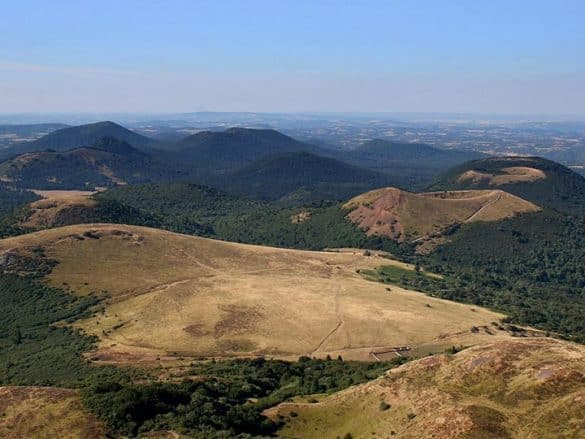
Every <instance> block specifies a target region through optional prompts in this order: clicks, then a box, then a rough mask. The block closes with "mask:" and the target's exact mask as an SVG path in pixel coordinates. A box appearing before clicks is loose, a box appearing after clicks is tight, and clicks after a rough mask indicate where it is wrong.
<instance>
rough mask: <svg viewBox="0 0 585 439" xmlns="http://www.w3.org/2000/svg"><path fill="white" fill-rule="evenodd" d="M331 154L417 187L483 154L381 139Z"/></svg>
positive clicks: (408, 186)
mask: <svg viewBox="0 0 585 439" xmlns="http://www.w3.org/2000/svg"><path fill="white" fill-rule="evenodd" d="M333 156H334V157H336V158H338V159H340V160H343V161H345V162H347V163H351V164H353V165H356V166H360V167H364V168H368V169H371V170H374V171H378V172H385V173H388V174H391V175H393V176H394V177H395V178H400V181H401V182H402V184H401V186H403V187H406V188H409V189H417V190H418V189H420V188H423V187H425V185H428V184H429V183H430V182H431V181H432V180H433V179H434V178H435V177H436V176H437V174H438V173H441V172H444V171H446V170H447V169H449V168H451V167H453V166H456V165H458V164H461V163H464V162H466V161H469V160H474V159H478V158H482V157H484V155H483V154H481V153H477V152H473V151H461V150H448V149H440V148H435V147H432V146H430V145H426V144H424V143H401V142H394V141H390V140H381V139H374V140H370V141H368V142H365V143H364V144H362V145H360V146H358V147H357V148H355V149H353V150H350V151H339V152H335V154H334V155H333Z"/></svg>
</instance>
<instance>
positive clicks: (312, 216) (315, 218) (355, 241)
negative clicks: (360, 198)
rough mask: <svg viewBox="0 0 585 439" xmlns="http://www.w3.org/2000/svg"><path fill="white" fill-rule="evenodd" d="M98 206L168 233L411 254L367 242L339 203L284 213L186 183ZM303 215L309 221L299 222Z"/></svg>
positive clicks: (135, 190) (148, 188)
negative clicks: (113, 206) (132, 214)
mask: <svg viewBox="0 0 585 439" xmlns="http://www.w3.org/2000/svg"><path fill="white" fill-rule="evenodd" d="M95 198H96V199H97V200H98V201H100V203H101V202H105V201H106V200H107V201H112V202H116V203H117V205H118V206H119V205H126V206H129V207H131V208H134V209H137V210H138V211H140V212H141V214H142V215H146V216H150V217H152V218H156V219H157V221H158V222H159V224H160V225H161V226H162V227H163V228H165V229H168V230H172V231H175V232H180V233H193V230H194V229H196V228H199V231H200V233H199V232H197V231H195V233H196V234H200V235H203V236H209V237H215V238H218V239H223V240H227V241H233V242H242V243H249V244H263V245H270V246H275V247H286V248H298V249H310V250H321V249H324V248H339V247H356V248H370V249H380V250H386V251H391V252H393V253H396V254H404V255H406V254H407V250H403V247H402V246H399V245H398V244H396V243H395V242H394V241H391V240H390V239H387V238H381V237H370V238H368V237H367V236H366V235H365V234H364V233H363V232H362V231H361V230H359V229H358V228H356V227H355V226H353V225H352V224H351V222H350V221H349V220H347V219H346V218H345V215H346V212H345V210H344V209H342V208H341V206H340V205H339V204H338V203H330V202H316V203H312V204H310V205H308V206H305V207H286V206H285V207H283V206H279V205H275V204H271V203H266V202H261V201H256V200H251V199H247V198H243V197H236V196H232V195H228V194H227V193H225V192H222V191H218V190H216V189H212V188H208V187H205V186H199V185H194V184H187V183H171V184H145V185H132V186H126V187H120V188H116V189H112V190H109V191H106V192H104V193H101V194H99V195H97V196H96V197H95ZM299 213H304V214H306V219H304V220H302V221H300V222H295V221H294V217H295V216H296V215H298V214H299Z"/></svg>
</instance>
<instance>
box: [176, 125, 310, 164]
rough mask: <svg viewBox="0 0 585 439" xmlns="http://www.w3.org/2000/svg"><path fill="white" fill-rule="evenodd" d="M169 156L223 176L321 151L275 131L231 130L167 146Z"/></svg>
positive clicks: (204, 133)
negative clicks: (281, 156) (285, 157)
mask: <svg viewBox="0 0 585 439" xmlns="http://www.w3.org/2000/svg"><path fill="white" fill-rule="evenodd" d="M166 150H167V151H169V154H168V157H169V158H170V159H174V160H181V161H188V162H190V163H192V164H193V166H195V167H197V168H201V169H203V170H205V171H206V172H208V173H223V172H226V171H230V170H231V171H233V170H235V169H237V168H241V167H243V166H246V165H249V164H251V163H253V162H255V161H257V160H259V159H262V158H264V157H267V156H271V155H275V154H282V153H289V152H299V151H306V152H312V153H318V152H319V151H320V148H318V147H316V146H313V145H309V144H307V143H303V142H299V141H298V140H295V139H293V138H292V137H288V136H286V135H284V134H282V133H279V132H278V131H275V130H267V129H248V128H230V129H228V130H226V131H221V132H217V131H202V132H199V133H196V134H193V135H191V136H189V137H187V138H185V139H183V140H181V141H179V142H177V143H174V144H171V145H167V147H166Z"/></svg>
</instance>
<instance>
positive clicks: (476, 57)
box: [0, 0, 585, 118]
mask: <svg viewBox="0 0 585 439" xmlns="http://www.w3.org/2000/svg"><path fill="white" fill-rule="evenodd" d="M584 17H585V3H584V2H581V1H574V0H573V1H561V2H555V3H554V4H553V3H551V2H547V1H544V0H542V1H518V2H512V3H511V2H505V1H501V0H500V1H493V2H475V3H473V4H472V3H469V2H457V1H450V2H440V3H439V2H431V1H421V2H417V3H416V5H415V4H413V2H406V1H395V2H384V1H373V0H372V1H365V2H359V4H358V2H355V3H353V2H346V3H341V2H338V1H321V2H318V3H316V2H309V1H295V2H270V1H250V2H245V3H242V2H236V1H220V2H214V3H207V2H200V3H198V2H187V1H174V2H169V4H163V3H158V2H141V1H126V2H114V1H100V2H83V4H79V3H78V2H73V1H65V0H60V1H55V2H50V3H47V2H41V1H23V2H19V3H18V4H16V3H13V2H11V3H10V4H7V5H4V8H3V26H2V28H1V29H0V38H1V39H2V41H3V44H2V45H0V96H1V99H0V113H1V114H11V115H14V114H20V113H76V114H78V113H91V114H96V113H107V114H115V113H132V114H135V113H143V114H165V113H167V114H168V113H170V114H177V113H192V112H197V111H213V112H253V113H350V114H351V113H353V114H356V113H369V114H376V113H378V114H381V113H388V114H392V113H401V114H407V113H426V114H430V113H437V114H453V113H455V114H468V115H517V116H523V115H550V116H563V117H564V116H568V117H575V118H579V117H582V116H583V115H584V114H585V105H584V104H583V102H585V58H584V57H583V56H582V54H583V53H585V32H584V31H583V28H582V21H583V18H584Z"/></svg>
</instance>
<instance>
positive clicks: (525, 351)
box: [266, 338, 585, 439]
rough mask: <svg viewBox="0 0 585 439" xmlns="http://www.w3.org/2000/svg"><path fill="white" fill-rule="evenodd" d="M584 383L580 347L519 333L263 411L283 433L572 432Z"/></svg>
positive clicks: (583, 403)
mask: <svg viewBox="0 0 585 439" xmlns="http://www.w3.org/2000/svg"><path fill="white" fill-rule="evenodd" d="M584 382H585V348H584V347H583V346H582V345H576V344H571V343H567V342H562V341H558V340H553V339H545V338H539V339H524V340H518V339H517V340H508V341H498V342H493V343H488V344H485V345H481V346H476V347H472V348H469V349H466V350H464V351H462V352H459V353H458V354H456V355H435V356H433V357H429V358H424V359H421V360H417V361H414V362H412V363H409V364H406V365H404V366H401V367H399V368H397V369H392V370H390V371H388V372H387V373H386V374H385V375H384V376H383V377H381V378H379V379H376V380H374V381H371V382H369V383H366V384H363V385H359V386H354V387H352V388H349V389H347V390H345V391H341V392H339V393H336V394H334V395H331V396H317V397H316V398H313V397H311V398H305V400H304V401H300V400H299V401H297V402H294V403H283V404H281V405H280V406H278V407H276V408H273V409H270V410H268V411H266V414H267V415H269V416H270V417H272V418H274V419H281V420H285V421H286V425H285V427H284V428H283V429H282V430H281V431H280V435H281V436H282V437H288V438H298V437H302V438H335V437H348V436H347V435H348V434H350V435H351V436H352V437H354V438H365V437H384V438H386V437H393V436H395V437H400V438H422V437H432V438H437V439H442V438H445V439H447V438H449V439H451V438H545V437H546V438H553V437H554V438H559V437H563V438H578V437H582V433H583V431H585V418H584V417H583V413H585V388H584V387H583V383H584ZM309 401H311V402H309ZM315 401H317V402H315Z"/></svg>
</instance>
